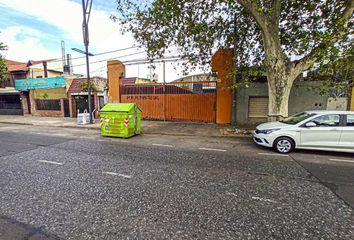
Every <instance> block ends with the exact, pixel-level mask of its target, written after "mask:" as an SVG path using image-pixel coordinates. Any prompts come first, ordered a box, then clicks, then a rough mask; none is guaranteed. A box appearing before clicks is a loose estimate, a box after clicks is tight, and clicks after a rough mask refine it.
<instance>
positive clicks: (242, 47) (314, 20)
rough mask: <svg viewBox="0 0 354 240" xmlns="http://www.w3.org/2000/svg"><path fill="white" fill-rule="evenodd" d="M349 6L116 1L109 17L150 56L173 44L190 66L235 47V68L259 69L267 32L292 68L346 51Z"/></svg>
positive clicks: (266, 0) (341, 1) (334, 2)
mask: <svg viewBox="0 0 354 240" xmlns="http://www.w3.org/2000/svg"><path fill="white" fill-rule="evenodd" d="M142 2H144V3H142ZM350 4H352V5H353V0H349V1H348V0H326V1H324V0H323V1H315V0H311V1H303V0H301V1H300V0H292V1H280V0H279V1H278V0H258V1H251V0H238V1H235V0H213V1H210V0H183V1H182V0H181V1H175V0H154V1H137V0H117V9H118V14H117V15H115V16H112V19H114V20H118V21H119V22H120V23H121V24H122V26H123V31H129V32H131V33H132V34H133V36H134V37H135V39H136V40H137V41H138V42H140V43H142V44H144V45H145V46H146V47H147V50H148V55H149V56H150V57H157V56H162V55H163V54H164V53H165V51H166V49H167V48H168V47H171V46H173V47H176V48H178V50H179V51H180V52H181V53H182V55H183V58H185V59H187V60H188V63H185V65H188V67H191V68H193V67H194V66H197V65H206V64H209V63H210V61H211V56H212V54H213V53H214V52H215V50H216V49H218V48H230V47H235V48H236V49H235V53H236V56H237V57H236V58H235V63H236V65H237V66H244V67H247V66H255V65H258V66H259V65H262V64H263V63H264V60H265V57H266V51H265V48H264V46H265V40H266V39H269V36H266V34H265V30H267V31H268V32H269V33H270V34H271V35H272V37H273V38H275V39H276V40H279V41H280V44H281V45H280V46H279V48H280V49H278V50H279V51H280V52H281V53H282V54H283V55H284V56H285V59H286V61H287V62H288V63H287V64H289V66H293V65H295V64H296V63H297V62H298V60H299V59H300V60H305V59H304V58H306V57H307V56H311V57H312V58H314V59H315V61H316V62H318V63H320V64H321V63H323V62H328V61H329V60H332V59H329V57H328V56H331V57H332V58H334V59H336V58H338V56H339V55H340V54H341V53H343V51H345V49H347V47H348V45H349V43H350V42H352V39H353V18H352V10H351V11H349V13H347V14H349V17H348V16H345V12H344V10H346V8H345V7H348V6H349V5H350ZM253 10H254V11H253ZM348 18H349V21H347V19H348ZM277 38H279V39H277ZM271 40H272V39H271ZM294 59H296V60H294ZM291 60H292V61H291ZM291 64H292V65H291ZM267 67H268V68H269V66H267ZM303 70H306V68H305V69H303ZM238 74H240V73H238ZM247 74H248V73H247Z"/></svg>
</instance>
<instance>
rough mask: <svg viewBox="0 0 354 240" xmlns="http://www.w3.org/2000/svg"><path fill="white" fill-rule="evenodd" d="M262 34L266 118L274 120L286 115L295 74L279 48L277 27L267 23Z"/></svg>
mask: <svg viewBox="0 0 354 240" xmlns="http://www.w3.org/2000/svg"><path fill="white" fill-rule="evenodd" d="M262 34H263V44H264V45H263V46H264V51H265V61H264V66H265V70H266V74H267V80H268V96H269V105H268V120H269V121H276V120H281V119H283V118H285V117H288V103H289V96H290V91H291V88H292V86H293V83H294V79H295V78H296V77H297V76H295V73H294V71H292V70H293V69H292V67H293V66H292V63H291V62H290V60H289V59H288V57H287V56H285V54H284V53H283V51H282V49H281V45H280V39H279V37H278V34H279V31H278V28H277V27H276V26H275V27H274V26H269V25H267V27H266V30H265V31H263V32H262Z"/></svg>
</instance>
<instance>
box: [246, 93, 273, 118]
mask: <svg viewBox="0 0 354 240" xmlns="http://www.w3.org/2000/svg"><path fill="white" fill-rule="evenodd" d="M267 116H268V97H249V101H248V117H249V118H267Z"/></svg>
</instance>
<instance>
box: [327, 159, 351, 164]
mask: <svg viewBox="0 0 354 240" xmlns="http://www.w3.org/2000/svg"><path fill="white" fill-rule="evenodd" d="M329 161H332V162H348V163H354V160H349V159H336V158H331V159H329Z"/></svg>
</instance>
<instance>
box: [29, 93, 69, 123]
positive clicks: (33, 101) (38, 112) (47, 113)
mask: <svg viewBox="0 0 354 240" xmlns="http://www.w3.org/2000/svg"><path fill="white" fill-rule="evenodd" d="M30 101H31V114H32V115H33V116H41V117H64V99H60V105H61V110H60V111H56V110H38V109H37V105H36V99H35V98H34V91H33V90H30Z"/></svg>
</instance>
